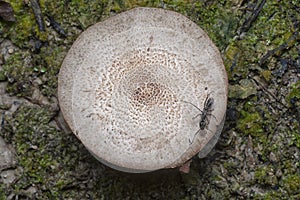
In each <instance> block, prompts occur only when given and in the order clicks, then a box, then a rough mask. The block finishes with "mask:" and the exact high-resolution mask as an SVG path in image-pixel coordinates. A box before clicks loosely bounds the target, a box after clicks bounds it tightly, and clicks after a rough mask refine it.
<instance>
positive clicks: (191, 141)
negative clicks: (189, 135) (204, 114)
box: [189, 129, 201, 144]
mask: <svg viewBox="0 0 300 200" xmlns="http://www.w3.org/2000/svg"><path fill="white" fill-rule="evenodd" d="M200 130H201V129H199V130H198V131H197V132H196V133H195V134H194V137H193V139H192V140H191V139H189V142H190V144H192V143H193V142H194V140H195V137H196V135H197V134H198V133H199V132H200Z"/></svg>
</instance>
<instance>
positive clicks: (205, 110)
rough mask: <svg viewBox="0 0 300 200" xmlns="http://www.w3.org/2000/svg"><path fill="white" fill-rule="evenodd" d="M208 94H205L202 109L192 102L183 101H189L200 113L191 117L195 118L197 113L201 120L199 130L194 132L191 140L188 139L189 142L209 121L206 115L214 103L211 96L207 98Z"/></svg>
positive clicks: (191, 141)
mask: <svg viewBox="0 0 300 200" xmlns="http://www.w3.org/2000/svg"><path fill="white" fill-rule="evenodd" d="M208 96H209V95H207V97H206V99H205V101H204V107H203V111H202V110H201V109H200V108H198V107H197V106H195V105H194V104H192V103H191V102H187V101H184V102H185V103H189V104H191V105H192V106H194V107H195V108H197V109H198V110H199V111H200V112H201V113H200V114H198V115H196V116H195V117H193V119H195V118H196V117H198V116H199V115H201V120H200V122H199V128H200V129H199V130H198V131H197V132H196V133H195V134H194V137H193V139H192V140H189V142H190V144H192V143H193V142H194V139H195V137H196V135H197V134H198V133H199V132H200V130H204V129H205V128H206V126H207V125H208V123H209V121H208V119H207V117H208V115H210V112H211V111H212V110H213V109H212V106H213V104H214V99H213V98H208Z"/></svg>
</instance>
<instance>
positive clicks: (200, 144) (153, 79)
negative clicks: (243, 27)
mask: <svg viewBox="0 0 300 200" xmlns="http://www.w3.org/2000/svg"><path fill="white" fill-rule="evenodd" d="M58 84H59V87H58V97H59V103H60V106H61V110H62V112H63V115H64V117H65V119H66V121H67V123H68V124H69V126H70V128H71V129H72V131H73V132H74V134H75V135H76V136H77V137H78V138H79V139H80V140H81V141H82V143H83V144H84V145H85V146H86V148H87V149H89V151H90V152H91V153H92V154H93V155H94V156H95V157H96V158H98V159H99V160H100V161H102V162H103V163H105V164H107V165H109V166H111V167H113V168H116V169H119V170H122V171H130V172H144V171H152V170H156V169H161V168H169V167H176V166H180V165H181V164H183V163H184V162H186V161H187V160H188V159H190V158H191V157H192V156H194V155H195V154H196V153H198V152H199V151H200V152H201V150H202V149H203V151H202V155H206V154H207V153H208V152H209V151H210V150H211V148H212V147H213V146H214V144H215V143H216V141H217V138H218V136H219V133H220V131H218V130H220V129H222V126H223V124H222V123H223V122H224V117H225V111H226V104H227V75H226V72H225V69H224V66H223V63H222V59H221V57H220V54H219V51H218V50H217V48H216V47H215V45H214V44H213V43H212V42H211V40H210V39H209V38H208V36H207V35H206V33H205V32H204V31H203V30H201V29H200V28H199V27H198V26H197V25H196V24H194V23H193V22H192V21H190V20H189V19H187V18H186V17H184V16H183V15H181V14H178V13H175V12H172V11H167V10H163V9H156V8H135V9H132V10H130V11H127V12H124V13H121V14H118V15H116V16H114V17H111V18H109V19H107V20H105V21H103V22H100V23H97V24H95V25H93V26H91V27H90V28H88V29H87V30H86V31H84V32H83V33H82V34H81V35H80V36H79V37H78V39H77V40H76V41H75V43H74V44H73V46H72V47H71V49H70V51H69V52H68V54H67V56H66V58H65V60H64V62H63V64H62V67H61V71H60V74H59V79H58ZM208 95H209V97H210V98H213V99H214V103H213V106H212V112H211V114H208V115H207V119H206V120H205V121H206V123H207V126H206V127H205V129H203V130H200V131H199V134H197V135H196V136H195V138H194V139H193V142H192V143H191V142H190V141H191V139H192V138H193V137H194V135H195V133H196V132H197V131H198V130H199V122H200V118H201V116H198V117H196V118H194V117H195V116H196V115H197V114H201V112H200V111H199V110H198V109H196V108H195V107H194V106H192V105H191V104H189V103H186V102H190V103H193V104H194V105H196V106H197V107H198V108H199V109H201V110H203V106H204V102H205V99H206V97H207V96H208ZM212 116H213V117H212Z"/></svg>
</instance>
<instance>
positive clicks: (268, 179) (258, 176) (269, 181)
mask: <svg viewBox="0 0 300 200" xmlns="http://www.w3.org/2000/svg"><path fill="white" fill-rule="evenodd" d="M274 171H275V170H274V168H273V167H272V166H263V167H261V168H258V169H256V171H255V173H254V179H255V182H256V183H258V184H260V185H262V186H264V187H274V186H276V185H277V184H278V180H277V177H276V176H275V174H274Z"/></svg>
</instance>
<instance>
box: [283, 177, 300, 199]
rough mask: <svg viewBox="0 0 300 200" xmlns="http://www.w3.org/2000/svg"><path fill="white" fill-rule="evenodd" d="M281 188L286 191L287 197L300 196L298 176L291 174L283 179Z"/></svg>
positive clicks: (299, 179) (299, 178)
mask: <svg viewBox="0 0 300 200" xmlns="http://www.w3.org/2000/svg"><path fill="white" fill-rule="evenodd" d="M283 187H284V188H285V189H286V190H287V191H288V193H289V195H291V196H293V195H298V196H299V194H300V175H299V173H298V174H291V175H288V176H287V177H285V178H284V179H283Z"/></svg>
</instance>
